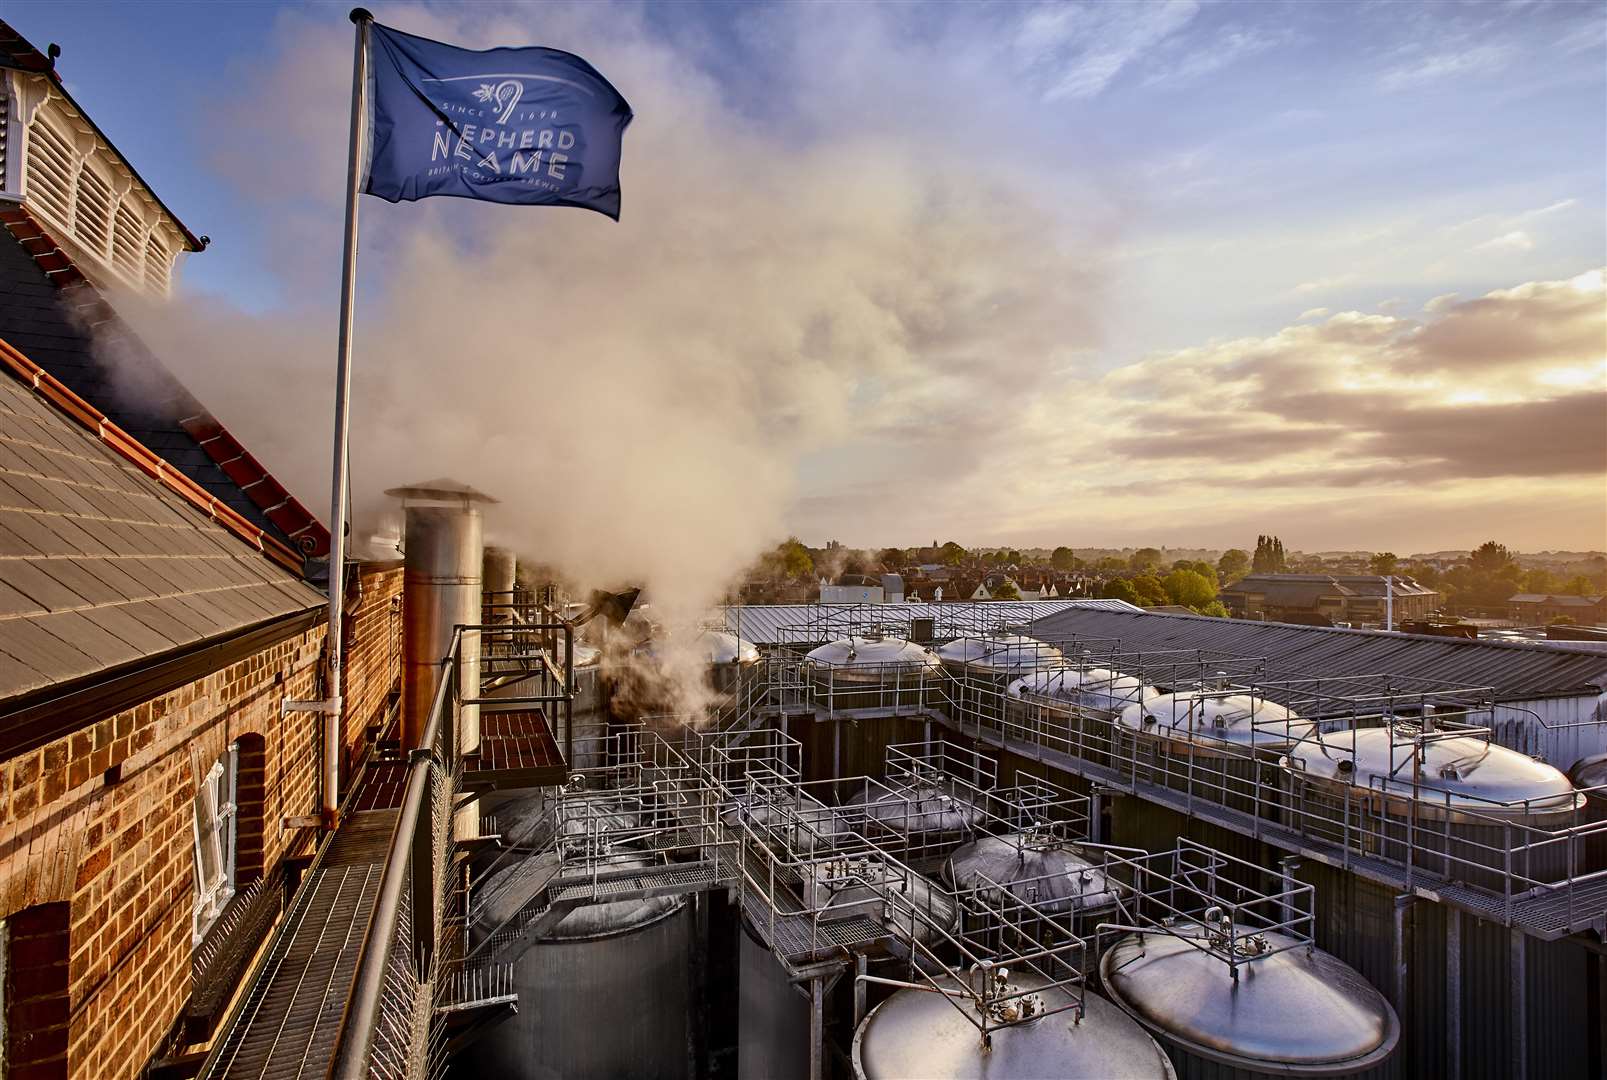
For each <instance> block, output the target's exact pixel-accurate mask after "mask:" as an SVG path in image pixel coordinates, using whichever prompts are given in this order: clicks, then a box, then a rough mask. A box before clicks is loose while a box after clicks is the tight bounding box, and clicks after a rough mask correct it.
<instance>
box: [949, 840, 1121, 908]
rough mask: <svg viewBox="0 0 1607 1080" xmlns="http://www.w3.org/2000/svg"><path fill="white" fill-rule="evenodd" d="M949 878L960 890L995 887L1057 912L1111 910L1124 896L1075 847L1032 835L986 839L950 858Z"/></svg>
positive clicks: (970, 845)
mask: <svg viewBox="0 0 1607 1080" xmlns="http://www.w3.org/2000/svg"><path fill="white" fill-rule="evenodd" d="M944 872H945V874H946V875H947V876H948V877H949V880H950V881H952V882H953V883H954V886H955V887H956V888H959V889H972V888H977V887H979V886H982V885H984V884H985V881H984V879H986V881H995V882H998V883H999V884H1000V885H1003V886H1005V888H1007V889H1009V891H1010V893H1011V894H1012V895H1014V896H1015V897H1016V898H1017V899H1019V900H1024V901H1026V902H1027V903H1030V904H1034V905H1036V906H1038V907H1041V908H1043V909H1045V910H1047V911H1052V912H1054V911H1083V910H1091V909H1094V908H1102V907H1107V906H1109V905H1111V904H1114V903H1115V902H1116V898H1117V896H1118V894H1119V893H1120V892H1121V890H1122V886H1121V885H1120V884H1119V883H1117V882H1114V881H1111V880H1110V879H1109V878H1107V877H1106V876H1105V874H1104V871H1102V870H1100V869H1099V868H1098V867H1097V866H1095V865H1094V864H1093V863H1092V862H1090V861H1088V859H1086V858H1084V857H1083V856H1082V854H1081V853H1080V852H1078V850H1077V848H1076V847H1075V846H1074V845H1069V844H1064V843H1059V842H1054V841H1045V840H1044V839H1043V838H1040V837H1037V836H1034V835H1033V834H1031V833H1010V834H1008V835H1005V836H985V837H983V838H982V839H980V840H976V841H973V842H972V843H969V844H966V845H965V846H964V847H962V848H959V849H958V850H957V851H955V852H954V854H953V855H951V856H950V857H949V861H948V863H947V865H946V866H945V867H944Z"/></svg>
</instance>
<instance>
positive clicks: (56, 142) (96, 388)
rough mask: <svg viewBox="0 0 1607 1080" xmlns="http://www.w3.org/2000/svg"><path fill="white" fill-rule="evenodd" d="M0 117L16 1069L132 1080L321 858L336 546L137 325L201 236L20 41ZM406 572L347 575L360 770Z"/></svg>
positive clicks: (11, 55) (10, 42)
mask: <svg viewBox="0 0 1607 1080" xmlns="http://www.w3.org/2000/svg"><path fill="white" fill-rule="evenodd" d="M0 125H3V126H4V130H3V131H0V147H3V148H4V153H3V156H0V222H3V224H4V226H5V230H4V232H0V948H3V955H4V960H5V962H4V979H3V982H0V1015H3V1018H4V1027H3V1030H4V1047H3V1050H4V1057H3V1062H4V1075H5V1076H6V1077H7V1078H8V1080H31V1078H42V1077H61V1076H73V1077H94V1078H102V1077H107V1078H113V1077H135V1076H139V1075H142V1074H143V1073H144V1071H145V1070H146V1068H147V1067H148V1066H149V1065H150V1064H151V1063H152V1062H153V1061H155V1060H158V1059H163V1058H170V1057H173V1056H175V1055H180V1054H182V1053H183V1051H184V1050H185V1049H186V1048H189V1047H192V1046H193V1045H195V1044H198V1043H203V1042H204V1041H205V1040H206V1039H207V1038H208V1037H209V1035H210V1032H211V1029H212V1026H213V1024H215V1022H216V1021H217V1019H218V1017H219V1015H220V1014H221V1013H222V1011H223V1010H224V1009H225V1007H226V1006H227V1004H228V999H229V996H230V994H231V993H232V992H233V990H234V988H235V987H237V986H238V985H239V984H240V981H241V974H242V971H243V970H244V967H245V965H246V964H247V963H248V962H249V961H250V959H251V958H252V955H253V954H254V953H255V951H256V946H257V944H258V943H260V942H261V941H262V940H263V939H264V937H265V936H266V934H267V933H268V931H269V930H270V929H271V927H272V925H273V922H274V920H275V919H276V918H277V916H278V914H279V912H280V911H281V910H282V907H283V897H284V895H285V893H286V891H287V887H288V885H289V884H290V883H291V881H293V879H294V876H295V872H296V868H297V865H298V862H297V860H298V859H299V858H301V857H303V856H305V855H306V854H307V853H309V852H310V851H311V849H312V847H313V845H314V843H315V841H316V840H317V837H318V833H319V830H318V821H319V817H318V814H319V807H320V801H321V798H322V794H323V793H322V792H320V791H319V783H320V781H319V777H320V768H319V765H320V763H319V753H320V750H319V746H320V740H319V723H320V720H319V719H318V717H317V716H316V715H315V714H310V713H294V712H292V713H289V714H286V712H285V711H284V705H285V703H286V702H287V701H291V700H296V699H310V698H317V697H319V696H320V685H321V682H322V671H321V664H322V657H323V645H324V624H325V602H326V601H325V594H324V592H323V591H322V589H321V588H319V587H315V585H314V584H312V583H309V581H308V570H309V569H312V570H314V571H315V572H321V571H322V567H321V565H320V564H319V563H318V562H317V561H316V556H317V555H320V554H323V553H324V552H326V551H327V539H328V537H327V532H326V531H325V530H324V528H323V526H322V525H320V524H319V523H318V522H317V521H316V519H314V518H313V517H312V515H311V514H309V513H308V512H307V511H306V510H305V508H303V507H302V506H301V504H300V503H298V502H297V501H296V500H295V499H294V498H292V497H291V496H290V495H289V494H288V492H286V491H285V489H284V488H283V487H282V486H280V485H279V484H278V483H277V482H276V481H274V479H273V477H272V476H271V475H270V474H269V473H268V472H267V470H266V469H265V468H263V467H262V466H261V465H260V464H259V463H258V462H257V461H256V459H255V458H253V457H252V456H251V455H250V454H249V453H248V452H247V451H246V450H245V449H244V448H243V447H242V446H241V445H240V444H239V443H238V442H237V441H236V440H235V439H234V438H233V437H232V436H231V435H229V433H228V431H227V429H226V428H225V427H224V426H223V425H222V424H221V423H220V422H219V421H218V420H217V418H216V417H214V416H212V414H210V413H209V412H208V411H207V410H206V409H205V408H204V407H202V406H201V404H200V403H199V402H198V401H196V400H195V398H194V397H193V395H191V394H190V393H189V392H188V391H187V390H186V389H185V388H184V387H183V386H182V384H181V383H180V382H179V381H178V380H177V379H176V378H174V377H173V376H172V374H171V373H170V372H169V371H168V370H167V369H166V368H165V367H164V366H163V365H162V364H161V362H160V360H159V359H158V358H156V357H155V356H153V355H151V354H150V352H149V351H148V350H147V349H145V347H144V346H143V345H142V344H141V343H140V342H139V341H138V340H137V339H136V338H135V337H134V336H133V335H132V334H131V333H130V332H129V331H128V330H127V328H126V327H124V326H123V325H122V324H121V322H120V320H118V318H117V315H116V312H115V311H114V310H113V309H112V308H111V307H110V305H109V304H108V302H107V299H106V297H107V295H109V293H108V287H110V286H113V285H119V286H123V287H137V288H141V289H144V290H146V291H148V292H154V293H157V294H162V295H165V294H166V293H167V292H168V290H169V288H170V285H171V280H172V275H173V271H174V262H175V259H176V258H177V256H178V254H179V252H180V251H183V250H191V251H197V250H200V248H201V247H202V246H203V245H202V243H201V241H199V240H198V239H197V238H196V237H194V236H193V234H191V233H190V232H189V230H187V229H186V228H184V226H183V225H182V224H181V223H180V222H179V221H178V219H177V218H176V217H174V216H173V214H172V213H171V211H169V210H168V209H167V207H166V206H164V205H163V204H162V202H161V200H160V199H158V198H157V197H156V195H155V194H154V193H152V192H151V191H150V190H149V188H148V187H147V186H146V185H145V184H144V183H143V181H142V180H141V179H140V177H139V175H138V174H137V173H136V172H135V171H134V170H133V168H132V167H131V166H130V165H129V164H128V163H127V162H126V161H124V159H123V158H122V157H121V155H119V154H118V152H117V151H116V149H115V147H113V146H112V145H111V144H110V142H109V141H108V140H107V139H106V137H105V135H104V134H103V133H102V132H100V130H99V129H98V128H97V127H96V126H95V125H94V123H93V122H92V121H91V120H90V119H89V118H88V117H87V116H86V115H85V114H84V113H83V111H82V110H81V109H80V108H79V107H78V105H77V103H76V102H74V101H73V100H72V98H71V96H70V95H69V94H68V93H67V92H66V90H65V88H64V87H63V85H62V83H61V81H60V79H59V78H58V77H57V75H56V73H55V72H54V71H53V70H52V65H51V62H50V61H49V60H48V59H47V58H45V57H44V56H42V55H40V54H39V53H38V52H37V51H36V50H34V49H32V48H31V47H29V46H28V45H27V43H26V42H24V41H22V40H21V39H20V38H18V37H17V36H16V35H15V34H14V33H13V32H12V31H11V30H10V28H9V27H6V26H5V25H4V24H3V23H0ZM130 383H137V384H138V385H140V386H141V387H142V388H143V391H144V393H143V395H142V397H141V399H140V400H137V401H135V400H129V399H128V398H127V397H126V396H124V395H123V394H121V393H120V391H119V389H118V388H119V387H120V386H124V385H128V384H130ZM309 556H311V557H313V559H312V560H311V561H309ZM401 578H402V573H401V570H400V569H399V568H398V567H396V566H394V565H391V566H387V565H378V564H374V565H366V566H363V567H361V568H360V569H358V568H354V569H352V570H349V571H348V583H347V588H348V591H349V594H351V595H355V596H357V597H358V599H357V600H356V602H355V603H353V604H352V605H351V606H350V607H349V608H348V611H349V612H350V615H349V620H348V625H347V633H348V635H349V645H348V648H347V652H346V655H345V658H344V663H345V666H346V671H345V679H344V683H345V688H346V698H345V705H346V709H345V713H344V715H343V716H342V717H341V725H342V731H343V734H344V746H345V750H346V755H345V756H346V759H347V760H346V761H345V762H344V766H345V769H346V771H348V772H349V770H350V767H351V763H352V758H353V757H354V755H355V754H356V753H358V752H360V751H361V748H362V747H363V746H365V745H366V744H367V742H368V733H369V731H370V729H371V728H373V727H375V726H377V725H379V724H380V723H381V722H382V721H383V719H384V718H385V716H386V715H387V713H388V711H389V710H390V709H391V708H392V707H393V702H394V696H395V690H396V681H397V674H398V671H399V631H400V620H399V616H398V609H399V604H400V592H401Z"/></svg>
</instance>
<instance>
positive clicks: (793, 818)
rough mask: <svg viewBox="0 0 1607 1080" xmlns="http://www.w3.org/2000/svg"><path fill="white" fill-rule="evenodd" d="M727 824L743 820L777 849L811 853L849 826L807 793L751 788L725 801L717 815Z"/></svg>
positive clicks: (832, 843) (841, 836) (829, 843)
mask: <svg viewBox="0 0 1607 1080" xmlns="http://www.w3.org/2000/svg"><path fill="white" fill-rule="evenodd" d="M720 818H721V820H722V821H723V822H724V823H725V825H726V827H727V828H732V829H734V828H736V827H738V826H739V825H742V824H746V825H747V826H748V827H749V829H751V830H752V831H753V832H754V833H755V834H756V835H757V836H758V837H759V838H760V839H761V840H763V841H765V843H766V844H767V845H768V846H770V847H771V848H772V850H775V851H778V852H785V853H791V854H793V855H797V856H807V855H812V854H814V853H815V852H817V851H824V850H826V849H829V848H832V847H835V846H836V845H837V844H838V843H839V842H841V841H842V840H844V839H846V838H847V836H848V834H849V827H848V825H847V823H846V822H844V821H843V819H842V818H841V817H840V816H839V815H838V814H837V812H836V811H835V810H833V809H832V808H831V807H829V806H827V805H826V804H825V803H823V802H821V801H820V800H818V799H815V798H813V797H811V796H809V795H808V794H803V793H793V792H789V791H768V790H764V789H758V788H756V789H754V790H751V791H746V792H743V793H742V794H741V795H738V796H736V797H735V798H734V799H732V800H731V801H730V803H728V804H727V805H726V807H725V809H724V811H722V813H721V815H720Z"/></svg>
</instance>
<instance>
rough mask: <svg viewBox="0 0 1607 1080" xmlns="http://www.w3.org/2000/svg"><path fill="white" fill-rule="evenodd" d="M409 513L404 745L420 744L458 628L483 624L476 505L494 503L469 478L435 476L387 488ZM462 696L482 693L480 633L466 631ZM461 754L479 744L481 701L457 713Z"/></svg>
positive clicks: (460, 655)
mask: <svg viewBox="0 0 1607 1080" xmlns="http://www.w3.org/2000/svg"><path fill="white" fill-rule="evenodd" d="M386 494H387V495H392V496H396V497H398V498H400V499H401V500H402V509H403V511H404V514H405V517H406V525H405V527H404V537H405V539H404V541H403V548H404V553H405V556H406V569H405V576H404V578H403V584H402V748H403V749H404V750H411V749H413V748H415V747H417V746H419V745H420V743H421V742H422V740H423V738H424V731H425V729H426V728H427V727H428V726H429V721H430V705H431V704H432V703H433V701H434V698H435V688H436V684H437V682H438V681H439V679H440V674H441V660H442V659H443V658H444V657H445V656H446V655H447V654H448V653H449V652H450V651H451V648H452V635H453V632H454V630H455V629H456V628H457V627H458V626H474V625H478V624H479V622H480V603H481V598H480V593H481V587H480V586H481V570H482V560H483V558H484V552H483V550H482V546H481V517H480V511H479V509H478V507H477V506H476V504H477V503H488V502H495V501H496V500H495V499H492V498H491V497H490V496H487V495H484V494H482V493H480V492H478V491H475V490H474V489H473V488H470V487H468V486H466V485H464V484H458V483H455V482H453V481H450V480H434V481H431V482H429V483H425V484H415V485H412V486H410V487H402V488H394V489H392V490H391V491H388V492H386ZM458 660H459V663H458V687H459V690H458V693H459V696H460V697H466V698H472V697H479V696H480V632H479V631H478V630H471V631H466V632H465V633H464V635H463V640H462V643H461V645H460V648H459V653H458ZM457 730H458V752H459V753H473V752H474V751H476V750H478V749H479V747H480V707H479V706H478V705H465V706H463V709H462V711H461V712H460V713H459V714H458V720H457Z"/></svg>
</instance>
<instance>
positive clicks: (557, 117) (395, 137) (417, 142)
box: [363, 23, 631, 221]
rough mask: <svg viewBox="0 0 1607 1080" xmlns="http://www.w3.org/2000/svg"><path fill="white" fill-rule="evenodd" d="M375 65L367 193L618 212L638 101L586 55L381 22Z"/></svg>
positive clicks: (373, 40)
mask: <svg viewBox="0 0 1607 1080" xmlns="http://www.w3.org/2000/svg"><path fill="white" fill-rule="evenodd" d="M369 71H370V75H369V101H370V103H371V104H370V109H369V125H370V126H369V146H370V148H371V149H370V153H369V160H368V175H367V178H366V180H365V182H364V186H363V190H364V191H366V192H367V193H368V194H370V195H378V196H379V197H380V198H382V199H386V200H388V201H390V202H401V201H403V200H409V201H411V200H413V199H424V198H428V197H429V196H431V195H456V196H458V197H459V198H464V199H489V200H490V201H492V202H503V203H523V204H528V205H531V206H580V207H585V208H586V209H588V210H595V211H597V212H598V213H600V214H607V215H608V216H609V217H611V218H613V219H614V220H615V221H618V220H619V153H620V143H621V140H622V139H623V137H624V134H625V127H626V125H627V124H629V123H630V122H631V108H630V106H629V105H628V104H626V102H625V99H624V98H623V97H621V96H620V94H619V91H618V90H615V89H614V88H613V86H611V85H610V84H609V82H608V80H607V79H605V78H603V77H602V75H600V74H598V72H597V69H596V68H594V67H592V66H591V65H590V64H588V63H586V61H584V60H582V59H581V58H580V57H578V56H575V55H573V54H572V53H566V52H559V51H558V50H557V49H543V48H537V47H532V48H524V49H487V50H485V51H484V52H477V51H475V50H473V49H459V48H457V47H455V46H452V45H443V44H442V43H441V42H439V41H431V40H430V39H428V38H421V37H414V36H413V35H412V34H404V33H401V32H400V31H397V30H392V29H391V28H389V27H386V26H380V25H379V24H378V23H374V24H371V27H370V37H369Z"/></svg>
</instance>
